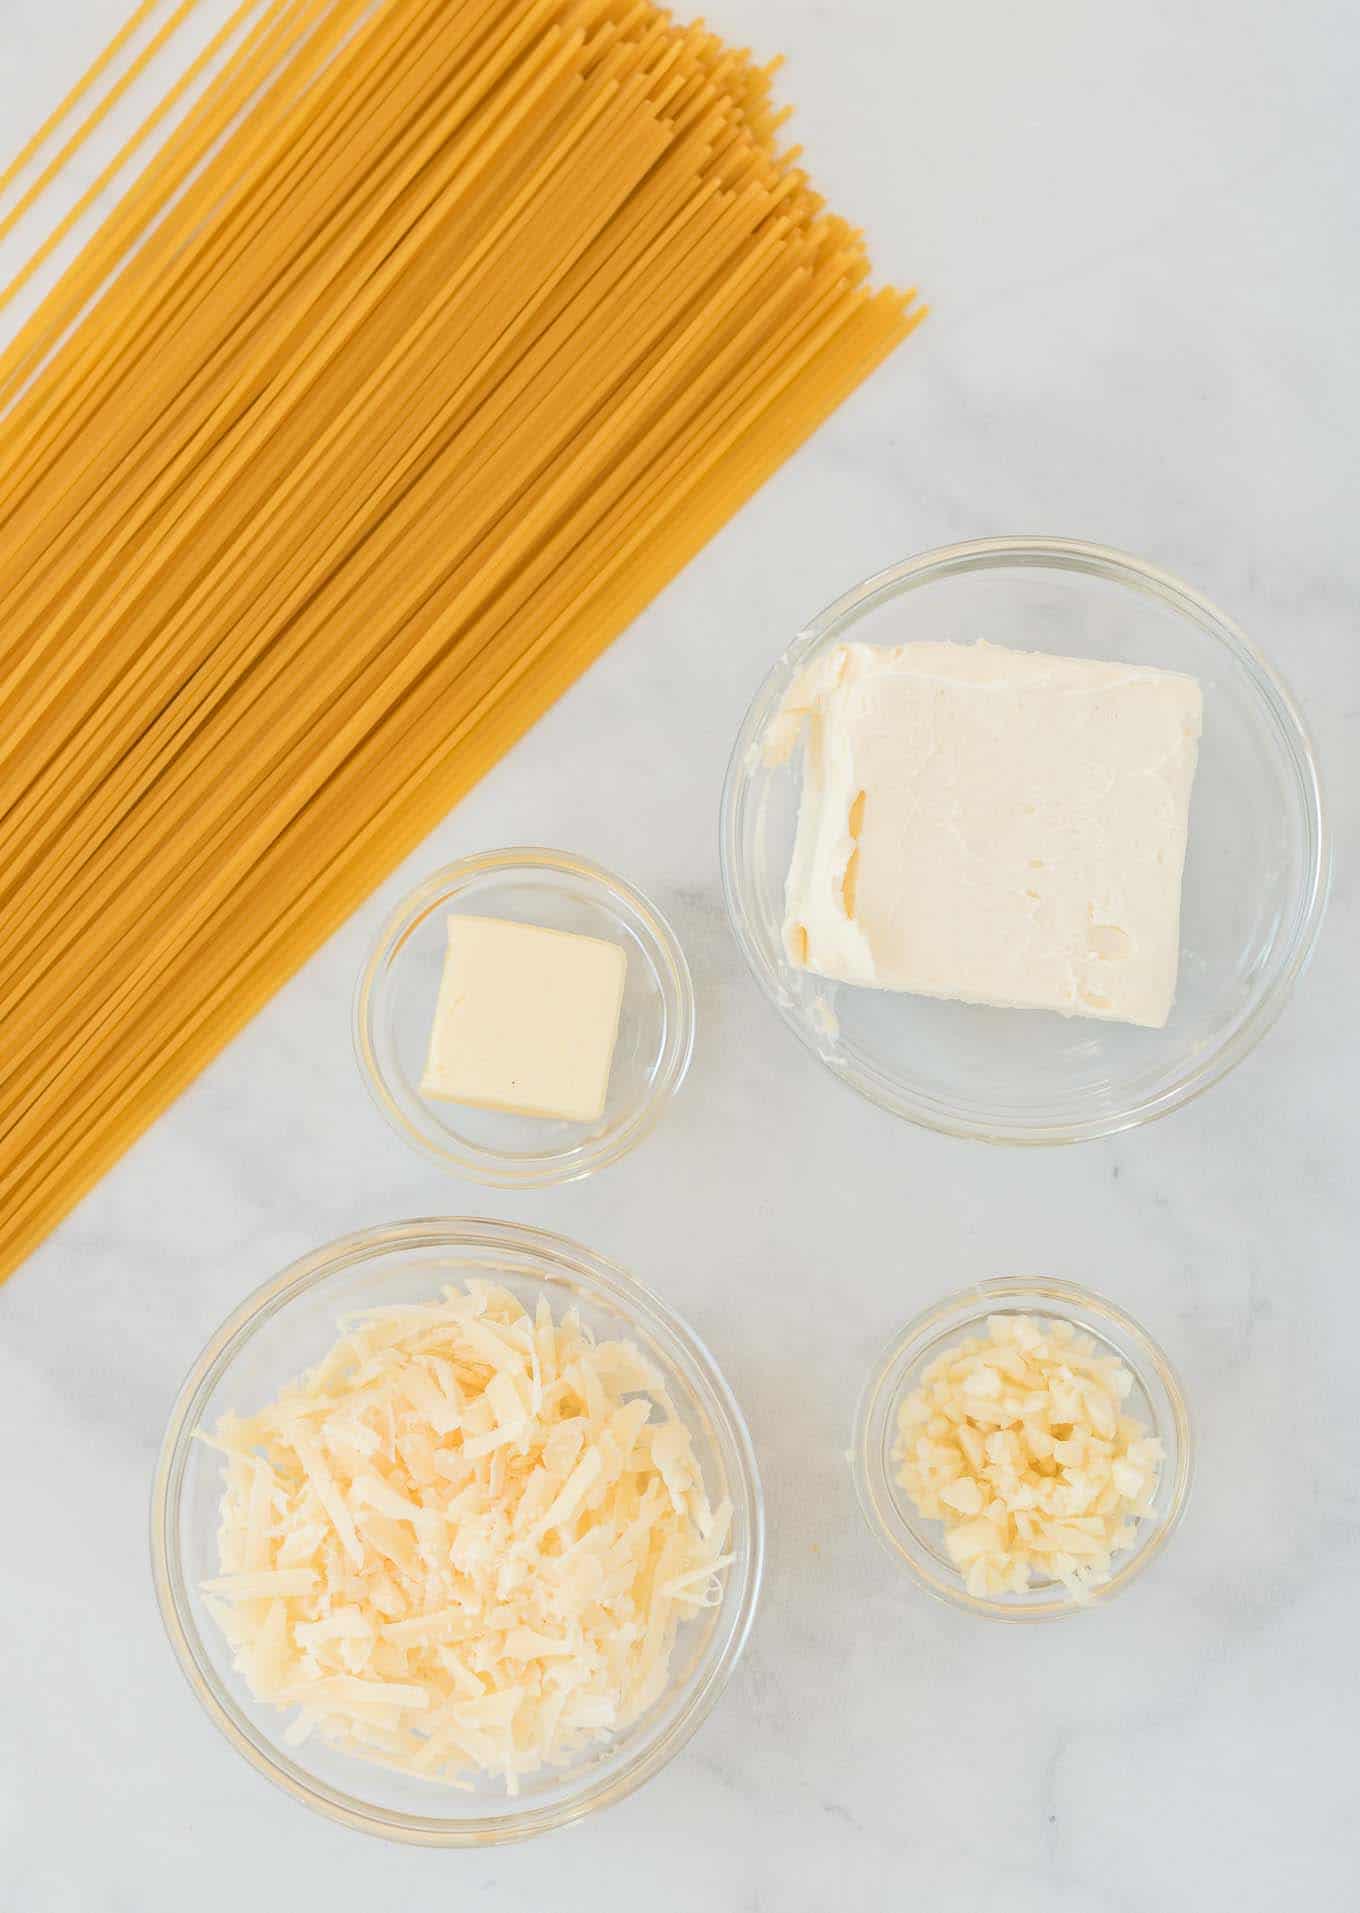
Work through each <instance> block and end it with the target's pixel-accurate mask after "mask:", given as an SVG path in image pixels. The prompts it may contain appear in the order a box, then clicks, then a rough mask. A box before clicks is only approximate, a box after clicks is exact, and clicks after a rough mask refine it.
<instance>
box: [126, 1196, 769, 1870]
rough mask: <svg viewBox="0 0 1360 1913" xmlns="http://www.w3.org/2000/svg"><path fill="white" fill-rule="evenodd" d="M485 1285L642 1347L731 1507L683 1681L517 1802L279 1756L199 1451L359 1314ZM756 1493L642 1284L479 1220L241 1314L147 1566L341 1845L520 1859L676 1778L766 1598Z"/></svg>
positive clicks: (254, 1732) (697, 1348)
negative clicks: (377, 1840)
mask: <svg viewBox="0 0 1360 1913" xmlns="http://www.w3.org/2000/svg"><path fill="white" fill-rule="evenodd" d="M469 1276H482V1277H487V1278H489V1279H491V1280H493V1281H495V1282H496V1283H498V1284H499V1285H501V1286H502V1287H505V1288H508V1289H510V1290H512V1291H513V1292H514V1293H515V1294H516V1295H518V1296H520V1297H521V1299H522V1300H523V1301H524V1303H525V1305H526V1307H527V1308H528V1309H529V1311H530V1312H531V1313H532V1311H533V1309H534V1306H535V1304H536V1302H537V1300H538V1298H539V1297H540V1296H542V1295H545V1294H546V1295H547V1296H548V1298H549V1300H550V1301H551V1303H552V1306H553V1309H554V1312H555V1313H561V1311H563V1310H564V1309H566V1308H569V1307H575V1308H576V1309H577V1310H579V1312H580V1316H581V1319H582V1321H583V1322H584V1323H585V1324H586V1326H587V1327H588V1328H590V1329H592V1330H594V1332H595V1333H596V1334H597V1336H599V1337H600V1338H601V1339H606V1338H616V1339H617V1338H619V1337H626V1338H628V1339H630V1340H632V1341H634V1342H636V1343H637V1344H638V1345H639V1347H640V1348H641V1349H642V1350H643V1352H644V1353H645V1354H646V1355H647V1356H648V1357H649V1358H650V1360H651V1361H652V1362H653V1363H654V1364H655V1365H656V1366H657V1367H658V1368H659V1370H660V1371H661V1373H662V1376H663V1377H664V1379H665V1382H666V1386H667V1390H668V1393H669V1394H670V1397H671V1400H672V1402H673V1404H674V1406H675V1409H676V1412H677V1413H678V1414H679V1415H681V1416H682V1417H683V1419H684V1420H685V1422H686V1423H687V1424H688V1426H689V1429H690V1432H691V1434H692V1436H693V1440H694V1446H695V1453H696V1455H697V1456H698V1458H699V1460H700V1461H701V1463H702V1465H703V1470H704V1475H705V1479H706V1482H707V1485H708V1489H709V1493H710V1495H711V1496H712V1498H713V1500H714V1501H715V1502H716V1501H718V1500H720V1499H721V1498H723V1497H724V1496H726V1497H728V1498H730V1500H731V1502H732V1507H733V1518H732V1534H731V1541H730V1544H729V1547H730V1551H731V1552H732V1553H733V1554H734V1557H735V1558H734V1559H733V1561H732V1562H731V1564H730V1566H728V1567H727V1568H725V1569H724V1570H723V1575H722V1584H723V1594H722V1600H721V1602H720V1603H719V1605H718V1606H716V1607H714V1608H712V1609H709V1610H706V1611H704V1612H703V1613H702V1614H700V1615H699V1616H697V1617H696V1618H695V1619H694V1620H691V1621H687V1622H685V1623H684V1624H683V1626H682V1627H681V1631H680V1635H679V1638H678V1641H677V1645H676V1650H675V1654H674V1657H673V1660H672V1664H671V1676H670V1682H669V1685H668V1687H667V1690H666V1692H665V1693H664V1695H663V1696H662V1697H661V1699H660V1700H658V1701H657V1703H656V1704H655V1705H654V1706H653V1707H652V1708H651V1709H650V1710H649V1711H648V1712H647V1713H645V1714H644V1715H642V1716H641V1718H640V1719H638V1720H637V1721H636V1722H635V1723H634V1724H633V1725H632V1726H631V1727H628V1728H627V1729H625V1730H624V1731H623V1732H622V1733H620V1734H619V1735H618V1736H617V1737H615V1738H614V1739H613V1740H611V1741H610V1742H608V1743H607V1744H606V1745H604V1746H603V1747H599V1748H596V1749H592V1750H591V1751H590V1752H589V1753H588V1754H586V1755H583V1756H581V1757H580V1758H578V1759H577V1760H576V1761H574V1762H573V1763H572V1764H571V1765H570V1766H567V1767H564V1768H558V1769H552V1770H548V1771H545V1772H542V1773H539V1774H535V1775H530V1776H527V1777H526V1778H525V1779H524V1780H523V1782H522V1785H521V1791H520V1793H519V1795H518V1796H517V1797H516V1798H510V1797H508V1796H507V1794H506V1792H505V1788H504V1784H503V1782H502V1781H500V1780H494V1779H487V1780H485V1781H482V1782H477V1783H475V1784H474V1785H473V1787H472V1789H471V1790H470V1791H468V1792H461V1791H458V1790H456V1789H454V1788H452V1787H447V1786H445V1787H440V1786H436V1785H434V1784H431V1783H428V1782H423V1781H421V1780H419V1779H417V1778H413V1777H411V1776H409V1775H405V1774H400V1773H396V1772H389V1771H388V1770H386V1769H384V1768H382V1767H378V1766H369V1765H367V1764H365V1763H364V1762H362V1761H360V1760H357V1759H355V1758H354V1757H352V1756H347V1755H345V1754H343V1753H340V1752H338V1751H337V1750H336V1749H334V1748H331V1747H328V1746H327V1745H326V1744H325V1743H324V1742H323V1741H321V1740H319V1739H318V1738H316V1737H313V1739H312V1740H311V1741H308V1742H306V1743H304V1744H303V1745H302V1746H301V1747H298V1748H290V1747H288V1746H287V1745H285V1743H284V1738H283V1735H284V1731H285V1729H286V1727H287V1725H288V1721H289V1719H290V1716H289V1715H288V1714H286V1713H285V1712H284V1711H283V1710H281V1709H279V1708H276V1707H272V1706H269V1705H268V1704H266V1703H263V1702H260V1701H257V1700H255V1699H253V1698H252V1696H251V1694H250V1692H249V1690H248V1689H247V1687H246V1685H245V1683H244V1682H243V1681H242V1679H241V1677H240V1676H239V1675H238V1674H237V1673H236V1671H235V1669H234V1668H233V1666H232V1662H231V1654H230V1650H229V1648H228V1646H227V1643H226V1641H225V1640H224V1638H223V1636H222V1634H221V1632H220V1630H219V1629H218V1627H217V1625H216V1623H215V1622H214V1620H213V1618H212V1616H211V1615H210V1614H209V1613H208V1611H207V1609H206V1607H205V1605H204V1601H203V1597H202V1595H201V1594H200V1592H199V1587H200V1584H201V1583H202V1582H203V1581H204V1580H205V1579H208V1578H209V1577H211V1576H213V1575H215V1574H217V1573H218V1571H219V1569H218V1557H217V1525H218V1507H219V1503H220V1500H221V1495H222V1486H223V1481H222V1473H223V1471H222V1459H221V1456H220V1455H219V1454H218V1453H217V1451H216V1450H214V1449H212V1448H209V1447H208V1446H207V1445H206V1444H205V1443H203V1442H200V1441H196V1440H195V1439H194V1438H193V1437H194V1430H195V1429H197V1428H205V1429H211V1428H212V1427H213V1426H214V1425H215V1424H216V1422H217V1420H218V1418H219V1416H221V1415H222V1414H223V1413H225V1412H227V1411H229V1410H231V1411H236V1412H239V1413H249V1412H251V1411H252V1410H253V1409H255V1408H258V1407H261V1406H263V1405H264V1404H265V1403H266V1402H268V1401H270V1400H272V1399H273V1397H274V1396H275V1394H276V1393H277V1392H278V1390H279V1388H280V1387H281V1386H282V1385H283V1384H284V1383H285V1382H288V1381H290V1380H292V1379H293V1378H295V1377H296V1376H297V1375H299V1374H301V1373H302V1371H303V1370H305V1369H307V1368H308V1367H310V1366H311V1365H313V1364H314V1363H316V1362H317V1361H319V1360H320V1358H321V1357H322V1356H323V1355H324V1354H325V1353H326V1352H327V1350H328V1349H329V1348H330V1347H331V1346H332V1345H333V1344H334V1342H335V1339H336V1335H337V1324H338V1322H339V1319H340V1317H341V1316H343V1315H345V1314H347V1313H349V1312H350V1311H352V1310H356V1309H367V1308H374V1307H377V1306H380V1305H381V1306H384V1307H385V1306H389V1305H392V1306H396V1305H401V1304H403V1303H410V1302H424V1301H429V1300H430V1299H432V1298H433V1297H435V1296H436V1295H437V1294H438V1292H439V1290H440V1288H441V1287H442V1286H443V1285H444V1284H445V1283H451V1282H452V1283H457V1282H461V1281H463V1280H465V1279H466V1278H467V1277H469ZM763 1548H764V1516H763V1508H762V1500H761V1490H760V1477H759V1475H758V1473H757V1469H756V1462H755V1456H754V1453H753V1452H752V1448H751V1441H750V1437H749V1435H748V1434H747V1431H746V1424H745V1422H744V1421H743V1419H742V1415H741V1411H740V1409H739V1408H738V1407H737V1404H736V1402H735V1401H734V1399H733V1397H732V1393H731V1390H730V1389H729V1388H728V1386H727V1384H726V1382H724V1380H723V1378H722V1376H721V1375H720V1373H719V1372H718V1369H717V1366H716V1365H715V1363H714V1361H713V1358H712V1356H711V1355H710V1354H709V1353H708V1350H707V1349H706V1348H705V1347H704V1345H703V1343H702V1342H701V1341H700V1340H699V1339H698V1337H697V1336H696V1335H695V1334H694V1333H693V1332H692V1331H691V1330H690V1329H688V1328H687V1327H686V1326H685V1324H684V1323H683V1322H682V1321H681V1320H680V1319H679V1318H678V1317H677V1316H676V1315H674V1314H672V1312H671V1311H670V1310H669V1309H668V1308H667V1307H666V1305H665V1304H664V1303H663V1302H661V1301H660V1300H659V1299H658V1298H657V1297H656V1296H654V1295H652V1294H651V1293H650V1292H649V1291H648V1290H647V1289H645V1288H643V1286H642V1285H641V1283H639V1282H636V1281H634V1280H633V1278H632V1277H631V1276H629V1275H627V1274H625V1273H624V1271H623V1270H622V1269H620V1268H616V1267H615V1266H614V1264H613V1263H611V1262H607V1261H605V1260H604V1258H603V1257H601V1256H597V1255H594V1254H592V1253H591V1251H590V1250H589V1249H584V1248H581V1247H580V1246H579V1245H578V1244H577V1243H574V1242H569V1241H567V1240H566V1239H565V1238H564V1237H562V1236H557V1235H549V1234H546V1233H544V1232H543V1231H542V1230H538V1229H527V1228H519V1227H512V1226H511V1225H509V1224H506V1223H500V1222H484V1221H480V1220H466V1219H458V1220H447V1221H445V1220H441V1221H432V1222H402V1223H394V1224H392V1225H390V1226H388V1227H386V1228H378V1229H370V1230H366V1231H364V1232H363V1233H361V1234H358V1235H352V1236H347V1237H345V1238H344V1239H343V1240H342V1241H339V1242H333V1243H331V1244H330V1245H329V1246H328V1247H327V1248H324V1249H319V1250H318V1251H317V1252H316V1253H315V1254H313V1255H309V1256H305V1257H304V1258H303V1259H302V1260H301V1261H300V1262H295V1263H294V1264H293V1266H292V1267H291V1268H289V1269H285V1270H284V1272H283V1274H282V1275H280V1276H277V1277H276V1278H275V1279H274V1280H273V1281H272V1282H268V1283H266V1284H265V1286H264V1287H263V1288H262V1289H259V1290H257V1291H256V1293H255V1294H254V1295H252V1296H250V1297H249V1298H248V1300H247V1301H245V1302H243V1303H242V1305H241V1307H240V1308H239V1309H237V1310H236V1312H235V1314H234V1315H232V1316H231V1317H230V1318H229V1320H227V1321H226V1322H224V1323H223V1325H222V1327H221V1328H220V1329H219V1330H218V1331H217V1333H216V1334H215V1335H214V1336H213V1338H212V1340H211V1341H210V1342H209V1343H208V1346H207V1347H206V1348H205V1349H204V1351H203V1353H202V1354H201V1355H200V1356H199V1358H198V1360H197V1361H196V1362H195V1363H194V1366H193V1369H192V1371H191V1372H190V1374H189V1376H188V1379H187V1380H186V1381H185V1383H184V1386H183V1387H182V1388H181V1390H180V1393H179V1397H178V1399H177V1401H176V1403H175V1407H174V1411H173V1413H172V1414H171V1417H170V1424H169V1427H168V1429H167V1430H166V1435H165V1440H164V1443H163V1445H162V1448H161V1454H160V1460H159V1463H158V1466H157V1469H156V1479H155V1487H154V1490H153V1498H152V1511H151V1552H152V1566H153V1571H154V1575H155V1583H156V1593H157V1598H158V1600H159V1602H160V1608H161V1614H162V1617H163V1619H164V1621H165V1626H166V1630H167V1632H168V1634H169V1636H170V1642H171V1645H172V1647H173V1648H174V1650H175V1653H176V1655H177V1657H178V1659H179V1663H180V1666H181V1667H182V1668H183V1670H184V1672H185V1674H186V1676H187V1677H188V1680H189V1684H190V1686H191V1687H192V1688H193V1690H194V1692H195V1694H196V1695H197V1696H198V1698H199V1700H200V1701H201V1702H202V1703H203V1706H204V1708H205V1709H206V1710H207V1712H208V1714H209V1716H210V1717H211V1719H212V1720H213V1721H214V1722H215V1723H216V1725H217V1726H218V1727H219V1728H220V1729H221V1731H222V1732H223V1733H224V1734H225V1735H226V1737H227V1739H228V1740H229V1741H230V1742H231V1744H232V1746H233V1747H235V1748H236V1750H237V1752H238V1753H241V1754H243V1755H244V1756H245V1758H246V1759H247V1760H248V1761H249V1762H250V1763H251V1765H252V1766H253V1767H255V1768H256V1769H257V1770H258V1771H259V1772H260V1773H262V1774H264V1775H265V1776H266V1778H268V1779H270V1780H272V1781H273V1782H274V1783H275V1784H276V1785H277V1786H280V1787H282V1788H283V1789H284V1791H285V1792H287V1793H289V1794H291V1795H292V1797H293V1799H295V1800H297V1801H300V1802H301V1803H302V1804H303V1805H304V1806H308V1807H311V1808H313V1809H314V1810H315V1811H316V1812H318V1813H322V1814H325V1815H326V1816H327V1817H328V1818H329V1819H332V1820H337V1821H340V1822H341V1823H343V1824H344V1825H346V1826H351V1827H356V1828H359V1829H360V1830H361V1831H364V1832H367V1833H374V1834H380V1835H383V1836H385V1837H387V1838H388V1839H392V1840H402V1841H408V1842H413V1843H417V1844H425V1845H429V1846H475V1845H485V1844H489V1843H493V1842H499V1841H504V1840H513V1839H518V1838H521V1837H523V1836H524V1835H527V1834H531V1833H539V1832H543V1831H545V1830H546V1829H548V1828H551V1827H559V1826H563V1825H565V1824H566V1823H567V1822H568V1821H572V1820H577V1819H579V1818H580V1817H581V1816H582V1815H583V1814H587V1813H590V1812H592V1811H593V1810H594V1809H595V1808H596V1807H602V1806H606V1805H608V1804H609V1803H610V1802H611V1801H614V1800H619V1799H622V1798H623V1796H624V1795H625V1794H628V1793H631V1792H632V1791H633V1789H634V1788H635V1787H637V1786H639V1785H641V1783H642V1782H643V1781H644V1780H646V1779H648V1778H649V1777H650V1776H651V1775H652V1774H654V1773H656V1772H657V1771H658V1769H659V1768H661V1767H663V1766H664V1765H665V1764H666V1762H667V1761H668V1760H670V1759H671V1758H672V1757H673V1756H674V1755H675V1754H676V1753H677V1752H678V1751H679V1749H680V1748H681V1747H683V1746H684V1744H685V1742H686V1741H687V1740H688V1739H689V1737H690V1735H691V1734H693V1733H694V1731H695V1729H696V1728H697V1727H698V1726H699V1725H700V1723H701V1722H702V1721H703V1720H704V1719H705V1717H706V1716H707V1714H708V1713H709V1711H710V1710H711V1708H712V1707H713V1705H714V1703H715V1702H716V1700H717V1699H718V1696H719V1695H720V1694H721V1692H722V1690H723V1688H724V1687H725V1686H726V1685H727V1682H728V1679H729V1678H730V1676H731V1673H732V1670H733V1668H734V1667H735V1665H736V1662H737V1659H738V1657H739V1656H740V1654H741V1650H742V1647H743V1646H744V1644H745V1641H746V1637H747V1634H748V1632H749V1631H750V1626H751V1621H752V1618H753V1615H754V1612H755V1606H756V1599H757V1595H758V1592H759V1588H760V1577H761V1563H762V1556H763Z"/></svg>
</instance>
